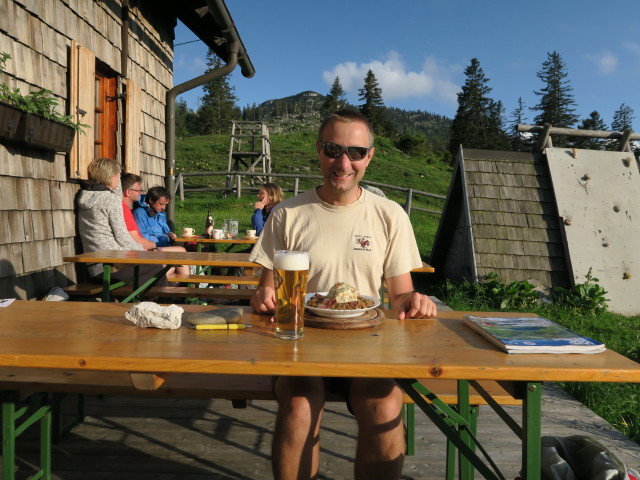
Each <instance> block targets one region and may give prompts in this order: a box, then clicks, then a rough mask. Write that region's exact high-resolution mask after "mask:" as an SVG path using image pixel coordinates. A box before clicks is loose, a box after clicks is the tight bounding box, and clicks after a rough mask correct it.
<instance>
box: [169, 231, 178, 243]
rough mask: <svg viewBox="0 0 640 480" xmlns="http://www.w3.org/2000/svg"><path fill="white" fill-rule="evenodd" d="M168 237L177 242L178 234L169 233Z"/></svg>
mask: <svg viewBox="0 0 640 480" xmlns="http://www.w3.org/2000/svg"><path fill="white" fill-rule="evenodd" d="M167 237H169V240H171V241H172V242H175V240H176V238H178V237H177V235H176V234H175V233H173V232H169V233H167Z"/></svg>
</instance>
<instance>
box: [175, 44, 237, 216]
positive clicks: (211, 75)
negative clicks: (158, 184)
mask: <svg viewBox="0 0 640 480" xmlns="http://www.w3.org/2000/svg"><path fill="white" fill-rule="evenodd" d="M239 49H240V42H239V41H234V42H232V43H231V45H230V46H229V62H228V63H227V64H226V65H225V66H223V67H220V68H216V69H214V70H212V71H210V72H208V73H205V74H204V75H200V76H199V77H196V78H192V79H191V80H189V81H186V82H184V83H181V84H180V85H176V86H175V87H173V88H172V89H170V90H169V91H167V95H166V104H165V138H166V153H167V160H166V162H165V166H166V167H165V168H166V173H165V176H166V180H167V181H166V187H167V189H168V190H169V192H170V193H171V195H174V192H175V180H176V177H175V164H176V97H177V96H178V95H180V94H181V93H184V92H186V91H187V90H191V89H193V88H196V87H199V86H200V85H204V84H205V83H207V82H210V81H212V80H215V79H216V78H219V77H222V76H224V75H228V74H230V73H231V72H232V71H233V69H234V68H235V67H236V65H237V63H238V50H239ZM167 217H169V220H171V221H172V222H173V221H175V201H173V202H169V206H168V209H167Z"/></svg>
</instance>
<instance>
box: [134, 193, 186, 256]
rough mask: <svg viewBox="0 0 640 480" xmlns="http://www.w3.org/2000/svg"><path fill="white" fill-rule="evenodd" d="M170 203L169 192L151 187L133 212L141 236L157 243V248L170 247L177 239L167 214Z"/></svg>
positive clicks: (141, 196)
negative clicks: (168, 221)
mask: <svg viewBox="0 0 640 480" xmlns="http://www.w3.org/2000/svg"><path fill="white" fill-rule="evenodd" d="M170 201H171V194H170V193H169V190H167V189H166V188H164V187H162V186H157V187H151V188H150V189H149V190H148V191H147V193H146V194H145V195H140V198H139V199H138V202H137V204H136V207H135V208H134V210H133V217H134V218H135V219H136V223H137V224H138V228H139V229H140V234H141V235H142V236H143V237H144V238H146V239H147V240H151V241H152V242H156V246H157V247H168V246H170V245H172V244H173V242H174V241H175V239H176V234H175V233H173V232H172V231H171V229H170V228H169V224H168V223H167V214H166V213H165V210H166V208H167V205H169V202H170Z"/></svg>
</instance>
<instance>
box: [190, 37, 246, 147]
mask: <svg viewBox="0 0 640 480" xmlns="http://www.w3.org/2000/svg"><path fill="white" fill-rule="evenodd" d="M207 65H208V68H207V69H206V72H210V71H212V70H215V69H217V68H220V67H221V66H223V62H222V60H221V59H220V57H218V56H217V55H216V54H215V53H214V52H213V50H211V49H209V51H208V52H207ZM203 89H204V91H205V94H204V96H203V97H202V105H201V106H200V108H199V109H198V117H199V119H200V126H201V132H200V133H202V134H205V135H211V134H216V133H228V132H229V131H230V129H231V127H230V125H229V123H230V122H231V121H232V120H234V119H236V118H239V117H240V109H239V108H238V107H237V106H236V101H237V100H238V99H237V97H236V96H235V93H234V92H235V87H232V86H230V85H229V77H227V76H226V75H223V76H221V77H218V78H216V79H214V80H212V81H210V82H207V83H205V84H204V86H203Z"/></svg>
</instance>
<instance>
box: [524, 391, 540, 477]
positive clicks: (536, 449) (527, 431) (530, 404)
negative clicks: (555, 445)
mask: <svg viewBox="0 0 640 480" xmlns="http://www.w3.org/2000/svg"><path fill="white" fill-rule="evenodd" d="M541 417H542V383H540V382H528V383H527V388H526V391H525V397H524V405H523V407H522V426H523V438H522V463H523V465H522V470H523V477H524V480H540V473H541V472H540V468H541V452H542V446H541V434H542V426H541Z"/></svg>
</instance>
